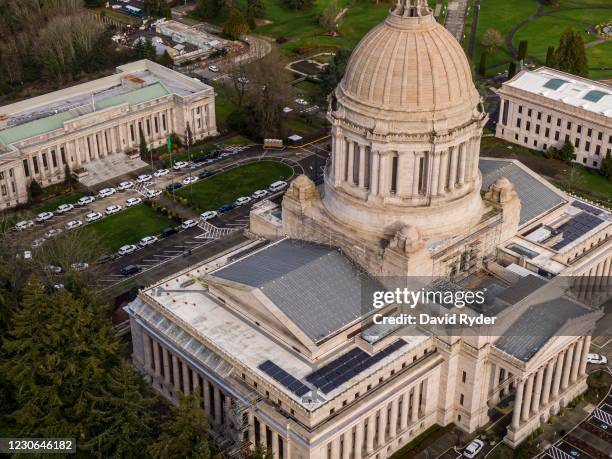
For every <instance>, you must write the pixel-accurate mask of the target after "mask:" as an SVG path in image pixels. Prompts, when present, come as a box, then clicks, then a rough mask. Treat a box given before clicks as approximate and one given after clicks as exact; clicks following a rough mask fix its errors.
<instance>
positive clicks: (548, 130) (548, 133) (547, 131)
mask: <svg viewBox="0 0 612 459" xmlns="http://www.w3.org/2000/svg"><path fill="white" fill-rule="evenodd" d="M549 135H550V128H546V130H545V131H544V136H545V137H546V138H548V136H549Z"/></svg>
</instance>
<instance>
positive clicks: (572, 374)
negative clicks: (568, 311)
mask: <svg viewBox="0 0 612 459" xmlns="http://www.w3.org/2000/svg"><path fill="white" fill-rule="evenodd" d="M590 345H591V337H590V336H583V337H581V338H580V339H578V340H577V341H575V342H574V343H572V344H571V345H570V346H568V347H567V348H565V349H564V350H563V351H561V352H560V353H559V354H557V355H556V356H555V357H553V358H551V359H550V360H549V361H548V362H546V363H545V364H544V365H542V366H540V367H539V368H538V369H537V370H535V371H533V372H532V373H531V374H529V375H528V376H527V377H526V378H523V379H521V380H520V381H518V383H517V388H516V395H515V403H514V411H513V413H512V428H513V429H514V430H515V431H516V430H517V429H518V428H519V427H520V425H521V423H522V422H526V421H528V420H529V419H531V418H532V417H533V416H536V415H539V414H540V411H541V410H543V409H548V406H549V405H550V404H552V403H554V402H556V401H557V400H558V398H559V396H560V395H562V394H563V392H564V391H565V390H566V389H567V388H568V387H570V386H571V385H573V384H574V383H576V381H578V379H579V378H580V377H583V376H584V375H586V362H587V354H588V352H589V347H590Z"/></svg>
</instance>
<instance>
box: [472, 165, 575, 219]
mask: <svg viewBox="0 0 612 459" xmlns="http://www.w3.org/2000/svg"><path fill="white" fill-rule="evenodd" d="M478 168H479V169H480V171H481V173H482V189H483V190H487V189H488V188H489V185H491V184H492V183H493V182H495V180H497V179H498V178H500V177H506V178H507V179H508V180H510V182H512V184H513V185H514V188H515V189H516V192H517V193H518V196H519V199H520V200H521V219H520V224H521V225H523V224H525V223H527V222H529V221H531V220H533V219H534V218H537V217H539V216H540V215H542V214H544V213H546V212H548V211H549V210H551V209H553V208H554V207H556V206H558V205H559V204H562V203H564V202H565V199H564V198H563V197H562V196H561V194H560V193H557V192H555V191H554V190H552V189H551V188H549V187H548V186H546V185H545V184H543V183H542V182H540V181H539V180H538V179H536V178H535V177H533V176H532V175H531V174H529V173H528V172H527V171H525V170H524V169H522V168H521V167H520V166H517V165H516V164H514V162H512V161H504V160H498V159H483V158H481V159H480V160H479V162H478Z"/></svg>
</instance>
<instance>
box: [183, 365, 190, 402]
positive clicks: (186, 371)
mask: <svg viewBox="0 0 612 459" xmlns="http://www.w3.org/2000/svg"><path fill="white" fill-rule="evenodd" d="M189 373H191V368H189V365H187V362H183V394H185V395H191V387H190V385H189Z"/></svg>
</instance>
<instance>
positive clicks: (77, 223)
mask: <svg viewBox="0 0 612 459" xmlns="http://www.w3.org/2000/svg"><path fill="white" fill-rule="evenodd" d="M82 225H83V221H81V220H70V221H69V222H68V223H66V229H68V230H71V229H75V228H78V227H79V226H82Z"/></svg>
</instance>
